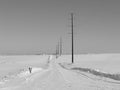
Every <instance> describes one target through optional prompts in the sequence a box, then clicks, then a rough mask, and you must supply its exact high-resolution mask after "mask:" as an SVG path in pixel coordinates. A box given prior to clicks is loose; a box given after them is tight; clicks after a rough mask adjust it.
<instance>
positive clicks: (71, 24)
mask: <svg viewBox="0 0 120 90" xmlns="http://www.w3.org/2000/svg"><path fill="white" fill-rule="evenodd" d="M73 23H74V22H73V13H71V32H72V63H74V41H73V40H74V39H73V33H74V32H73Z"/></svg>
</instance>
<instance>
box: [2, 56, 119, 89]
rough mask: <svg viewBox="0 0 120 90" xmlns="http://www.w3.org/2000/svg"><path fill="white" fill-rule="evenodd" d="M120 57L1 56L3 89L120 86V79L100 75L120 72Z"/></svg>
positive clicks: (116, 87)
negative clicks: (30, 69)
mask: <svg viewBox="0 0 120 90" xmlns="http://www.w3.org/2000/svg"><path fill="white" fill-rule="evenodd" d="M119 59H120V54H86V55H75V61H74V64H70V63H71V56H70V55H62V56H60V57H58V58H55V56H53V55H31V56H30V55H28V56H25V55H24V56H0V90H120V80H114V79H111V78H106V77H101V76H100V75H101V73H105V75H108V74H110V75H111V74H118V75H119V74H120V69H119V67H120V65H119V64H120V60H119ZM29 67H31V68H32V72H31V73H30V71H29ZM76 67H77V68H80V70H73V69H72V68H76ZM86 68H87V69H86ZM89 69H90V70H94V71H95V72H100V73H99V74H98V75H94V74H92V73H90V71H87V72H86V70H89ZM83 70H85V72H84V71H83Z"/></svg>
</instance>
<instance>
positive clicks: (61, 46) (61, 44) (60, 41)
mask: <svg viewBox="0 0 120 90" xmlns="http://www.w3.org/2000/svg"><path fill="white" fill-rule="evenodd" d="M61 55H62V38H60V56H61Z"/></svg>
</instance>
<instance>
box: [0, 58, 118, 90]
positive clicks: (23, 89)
mask: <svg viewBox="0 0 120 90" xmlns="http://www.w3.org/2000/svg"><path fill="white" fill-rule="evenodd" d="M86 76H88V77H92V78H96V77H95V76H94V75H89V74H88V75H86ZM86 76H85V74H83V73H76V72H73V71H70V70H66V69H64V68H62V67H61V66H60V65H59V64H58V63H57V62H56V59H55V58H54V57H51V59H50V62H49V68H47V69H38V70H36V69H35V70H33V72H32V73H31V74H26V75H25V76H22V77H16V78H15V79H12V80H10V81H8V82H6V83H5V84H4V85H3V86H2V87H1V88H0V90H120V84H113V83H107V82H104V81H102V80H97V79H96V80H93V79H91V78H88V77H86Z"/></svg>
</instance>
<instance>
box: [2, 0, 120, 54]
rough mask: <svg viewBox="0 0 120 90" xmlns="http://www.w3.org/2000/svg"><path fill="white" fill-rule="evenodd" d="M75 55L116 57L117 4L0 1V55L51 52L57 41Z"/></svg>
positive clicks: (100, 0)
mask: <svg viewBox="0 0 120 90" xmlns="http://www.w3.org/2000/svg"><path fill="white" fill-rule="evenodd" d="M71 12H74V13H75V15H74V16H75V17H74V19H75V20H74V22H75V25H74V32H75V52H76V53H120V40H119V39H120V0H0V53H10V52H12V53H31V52H38V51H40V50H41V51H44V52H54V51H55V47H56V44H57V42H58V40H59V38H60V37H62V39H63V51H64V53H66V52H70V51H71V45H70V44H71V42H70V39H71V38H70V35H69V34H68V33H70V13H71Z"/></svg>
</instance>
